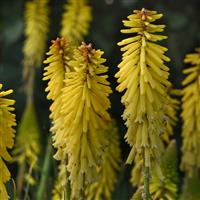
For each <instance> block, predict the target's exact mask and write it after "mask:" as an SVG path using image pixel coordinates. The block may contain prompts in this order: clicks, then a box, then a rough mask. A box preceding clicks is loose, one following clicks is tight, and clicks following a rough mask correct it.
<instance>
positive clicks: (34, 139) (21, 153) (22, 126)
mask: <svg viewBox="0 0 200 200" xmlns="http://www.w3.org/2000/svg"><path fill="white" fill-rule="evenodd" d="M39 140H40V130H39V125H38V122H37V116H36V113H35V108H34V106H33V104H32V103H30V104H28V105H27V106H26V108H25V110H24V113H23V116H22V119H21V122H20V123H19V129H18V134H17V138H16V144H15V148H14V151H13V155H14V161H17V162H18V163H19V165H22V164H23V163H26V164H28V166H29V169H31V170H32V169H36V167H37V162H38V155H39V153H40V142H39Z"/></svg>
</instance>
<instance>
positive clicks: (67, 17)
mask: <svg viewBox="0 0 200 200" xmlns="http://www.w3.org/2000/svg"><path fill="white" fill-rule="evenodd" d="M91 20H92V14H91V7H90V6H89V5H87V0H69V2H67V3H66V5H65V12H64V14H63V16H62V29H61V32H60V35H61V36H63V37H67V38H69V39H70V40H71V41H72V42H73V43H74V44H76V45H79V44H80V42H82V41H83V38H84V36H86V35H87V34H88V31H89V27H90V22H91Z"/></svg>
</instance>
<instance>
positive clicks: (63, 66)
mask: <svg viewBox="0 0 200 200" xmlns="http://www.w3.org/2000/svg"><path fill="white" fill-rule="evenodd" d="M73 50H74V47H73V46H72V45H71V43H70V42H69V41H68V40H67V39H65V38H57V39H56V40H53V41H52V45H51V47H50V50H49V52H48V53H47V55H48V58H47V59H46V60H45V61H44V63H45V64H48V65H47V66H46V67H45V68H44V70H45V72H44V78H43V80H47V81H48V86H47V88H46V89H45V91H46V92H48V95H47V99H49V100H52V101H53V102H52V104H51V106H50V111H51V114H50V118H51V119H52V124H53V126H52V128H51V132H52V133H53V135H55V137H57V136H56V135H57V134H58V135H59V132H60V131H62V125H63V118H62V117H63V115H62V114H61V107H62V98H61V96H62V89H63V87H64V79H65V74H67V73H68V72H70V71H73V68H72V67H71V66H69V61H70V60H71V59H72V55H73ZM54 146H55V147H56V148H58V155H57V156H56V157H57V158H58V157H59V154H60V153H62V152H60V151H61V149H60V146H59V144H58V145H57V144H56V143H55V144H54Z"/></svg>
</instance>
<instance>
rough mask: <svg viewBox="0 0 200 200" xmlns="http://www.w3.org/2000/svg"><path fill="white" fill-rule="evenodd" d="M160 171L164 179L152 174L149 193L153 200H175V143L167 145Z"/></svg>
mask: <svg viewBox="0 0 200 200" xmlns="http://www.w3.org/2000/svg"><path fill="white" fill-rule="evenodd" d="M161 170H162V173H163V175H164V178H161V177H158V176H157V174H156V172H154V173H153V175H152V179H151V182H150V193H151V195H152V199H153V200H160V199H162V200H175V199H177V191H178V188H177V182H178V174H177V152H176V142H175V141H174V140H172V141H171V142H170V144H169V145H168V147H167V149H166V150H165V153H164V154H163V157H162V161H161Z"/></svg>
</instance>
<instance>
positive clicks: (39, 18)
mask: <svg viewBox="0 0 200 200" xmlns="http://www.w3.org/2000/svg"><path fill="white" fill-rule="evenodd" d="M48 2H49V0H37V1H30V2H27V3H26V10H25V37H26V40H25V44H24V49H23V52H24V66H25V71H24V76H27V75H28V74H27V73H29V68H30V67H34V66H39V65H41V62H42V60H43V57H44V53H45V46H46V45H45V43H46V40H47V36H48V35H47V33H48V30H49V18H48V15H49V7H48Z"/></svg>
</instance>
